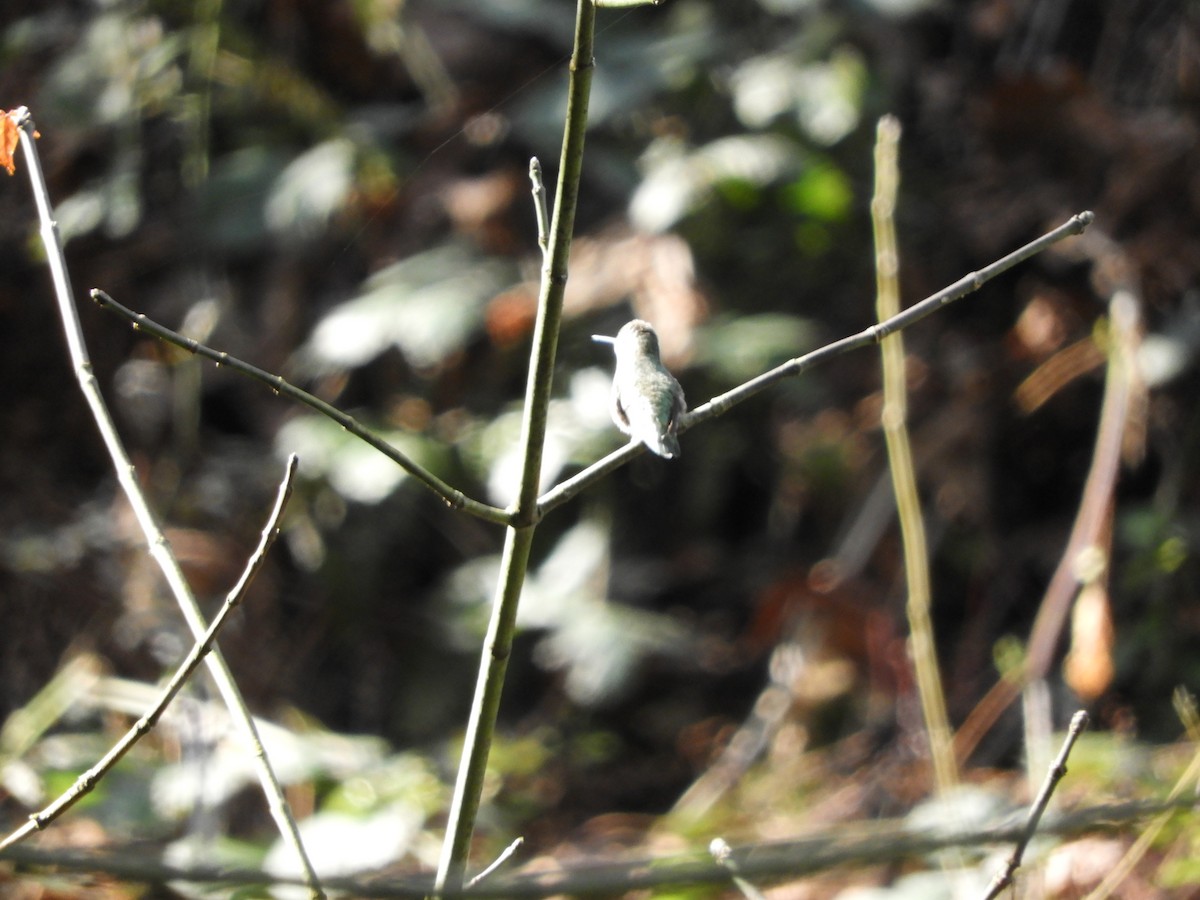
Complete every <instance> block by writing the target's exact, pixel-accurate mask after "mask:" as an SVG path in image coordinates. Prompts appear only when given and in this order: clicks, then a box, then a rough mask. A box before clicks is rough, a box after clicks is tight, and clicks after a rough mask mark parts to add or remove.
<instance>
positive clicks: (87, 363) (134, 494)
mask: <svg viewBox="0 0 1200 900" xmlns="http://www.w3.org/2000/svg"><path fill="white" fill-rule="evenodd" d="M7 115H8V117H9V118H10V120H11V121H12V122H13V123H14V124H16V125H17V127H18V128H20V129H21V131H22V133H23V138H24V139H23V140H21V142H20V146H21V150H22V153H23V155H24V158H25V162H26V166H27V168H28V170H29V180H30V184H31V186H32V190H33V198H34V202H35V204H36V205H37V211H38V221H39V223H40V226H41V236H42V243H43V245H44V246H45V249H46V263H47V265H48V266H49V268H50V277H51V280H52V281H53V283H54V294H55V298H56V300H57V302H58V311H59V317H60V319H61V320H62V327H63V333H64V334H65V336H66V340H67V350H68V353H69V355H70V359H71V366H72V369H73V371H74V373H75V377H76V379H77V380H78V382H79V388H80V390H81V391H82V392H83V396H84V400H85V401H86V402H87V404H88V407H89V409H90V410H91V413H92V418H93V420H94V421H95V423H96V427H97V429H98V430H99V432H100V438H101V440H102V441H103V442H104V446H105V449H106V450H107V451H108V455H109V458H110V460H111V462H112V466H113V471H114V473H115V474H116V477H117V481H118V483H119V484H120V485H121V489H122V490H123V491H124V493H125V497H126V499H127V500H128V502H129V505H130V507H131V508H132V510H133V513H134V516H135V517H136V518H137V521H138V525H139V526H140V527H141V529H142V533H143V534H144V535H145V538H146V543H147V548H148V552H149V554H150V557H151V558H152V559H153V560H154V561H155V562H156V563H157V564H158V567H159V569H160V570H161V571H162V573H163V576H164V578H165V579H166V581H167V585H168V587H170V589H171V594H172V595H173V596H174V597H175V601H176V603H177V604H178V606H179V609H180V612H182V613H183V617H184V619H185V620H186V621H187V624H188V628H189V629H190V630H191V632H192V636H193V637H194V638H196V639H197V640H199V639H200V638H202V637H203V635H204V633H205V631H206V630H207V628H208V625H207V623H206V622H205V621H204V616H203V614H202V613H201V612H200V607H199V605H198V604H197V603H196V598H195V595H194V594H193V592H192V588H191V586H190V585H189V584H188V582H187V579H186V578H185V577H184V575H183V570H182V569H181V568H180V566H179V560H178V559H176V557H175V554H174V552H173V551H172V550H171V545H170V544H169V543H168V542H167V539H166V537H165V536H164V535H163V532H162V528H160V527H159V525H158V522H157V521H156V520H155V517H154V513H153V512H152V511H151V510H150V505H149V503H148V502H147V501H146V497H145V496H144V495H143V494H142V489H141V486H140V485H139V484H138V483H137V478H136V475H135V470H134V467H133V463H132V462H131V460H130V458H129V453H128V452H127V451H126V450H125V446H124V444H123V443H122V442H121V438H120V435H118V434H117V428H116V425H115V424H114V423H113V420H112V416H111V414H110V413H109V411H108V406H107V404H105V402H104V396H103V395H102V394H101V392H100V384H99V382H98V380H97V379H96V374H95V372H94V371H93V370H92V362H91V359H90V358H89V356H88V352H87V346H86V344H85V342H84V339H83V328H82V326H81V325H80V323H79V313H78V311H77V310H76V309H75V303H74V300H73V297H72V293H71V283H70V278H69V277H68V276H67V262H66V258H65V257H64V255H63V249H62V240H61V239H60V237H59V233H58V223H57V222H55V221H54V215H53V213H52V211H51V209H50V193H49V191H48V190H47V188H46V176H45V175H44V174H43V173H42V164H41V160H40V159H39V157H38V153H37V147H36V144H35V142H34V134H35V129H34V126H33V117H32V116H31V115H30V113H29V110H28V109H26V108H25V107H20V108H19V109H16V110H13V111H12V112H10V113H8V114H7ZM204 662H205V665H206V666H207V667H208V670H209V672H210V673H211V674H212V677H213V681H214V682H215V684H216V686H217V691H218V692H219V693H220V694H221V698H222V699H223V700H224V701H225V706H226V708H227V709H228V710H229V715H230V717H231V718H232V720H233V722H234V724H235V726H236V727H237V728H238V729H239V730H240V731H241V732H242V736H243V738H244V739H245V741H246V744H247V746H248V747H249V748H250V749H251V751H252V753H253V756H254V760H255V764H256V766H257V768H258V776H259V782H260V784H261V785H262V789H263V793H264V794H265V796H266V799H267V805H268V807H269V808H270V810H271V815H272V817H273V818H274V820H275V824H276V826H277V827H278V828H279V831H280V834H281V835H282V836H283V839H284V841H285V842H286V843H287V844H288V845H289V846H291V847H292V849H293V851H294V852H295V854H296V857H297V859H298V860H299V862H300V866H301V869H302V871H303V872H304V878H305V883H306V884H307V885H308V887H309V892H310V893H311V895H312V896H313V897H314V898H323V897H324V896H325V892H324V891H323V890H322V889H321V884H320V880H319V879H318V878H317V873H316V871H315V870H314V869H313V867H312V863H311V861H310V860H309V858H308V854H307V853H306V852H305V850H304V845H303V843H302V842H301V840H300V830H299V829H298V828H297V827H296V821H295V819H294V818H293V817H292V814H291V811H290V810H289V809H288V804H287V799H286V798H285V797H284V795H283V788H282V786H281V785H280V784H279V779H278V778H277V777H276V776H275V770H274V769H273V768H272V767H271V762H270V760H269V759H268V758H267V754H266V751H265V750H264V749H263V746H262V741H261V740H260V739H259V736H258V728H257V726H255V724H254V720H253V719H252V718H251V716H250V711H249V709H247V708H246V702H245V700H243V699H242V693H241V691H240V690H239V689H238V686H237V682H236V681H234V678H233V674H232V673H231V672H230V671H229V667H228V666H227V665H226V664H225V658H224V657H223V656H222V655H221V652H220V651H219V650H216V651H213V652H212V653H209V654H208V655H207V656H205V658H204Z"/></svg>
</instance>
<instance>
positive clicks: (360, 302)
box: [301, 244, 517, 371]
mask: <svg viewBox="0 0 1200 900" xmlns="http://www.w3.org/2000/svg"><path fill="white" fill-rule="evenodd" d="M516 277H517V273H516V270H515V268H513V267H512V266H511V265H510V264H508V263H505V262H502V261H500V260H496V259H485V258H482V257H479V256H478V255H476V254H474V253H473V252H471V251H470V250H468V249H467V248H466V247H465V246H463V245H459V244H451V245H447V246H443V247H439V248H437V249H435V250H430V251H428V252H426V253H422V254H419V255H418V256H413V257H410V258H409V259H406V260H403V261H402V262H398V263H395V264H393V265H390V266H388V267H387V268H386V269H383V270H382V271H379V272H376V273H375V274H374V275H372V276H371V277H370V278H369V279H368V280H367V282H366V284H365V285H364V286H363V289H362V291H361V293H359V295H358V296H357V297H355V298H353V299H352V300H348V301H346V302H345V303H342V304H341V305H339V306H337V307H335V308H334V309H333V310H332V311H331V312H330V313H329V314H328V315H327V316H325V318H323V319H322V320H321V321H320V322H318V323H317V327H316V328H315V329H314V331H313V335H312V337H311V338H310V339H309V341H308V344H307V345H306V346H305V348H304V349H303V350H302V351H301V357H302V361H303V363H302V364H303V365H305V366H306V367H311V368H312V369H314V370H316V371H324V370H329V369H344V368H355V367H357V366H361V365H363V364H365V363H367V362H370V361H371V360H372V359H374V358H375V357H376V356H378V355H379V354H380V353H382V352H383V351H384V350H386V349H388V348H389V347H392V346H395V347H397V348H399V350H400V351H401V352H402V353H403V354H404V356H405V358H406V359H407V360H408V362H409V363H410V364H411V365H412V366H414V367H417V368H426V367H432V366H436V365H438V364H439V363H441V362H442V361H443V360H444V359H445V358H446V357H447V356H448V355H449V354H451V353H454V352H456V351H458V350H461V349H462V348H463V347H464V346H465V345H466V344H467V342H468V341H469V340H470V339H471V338H472V337H473V336H474V335H476V334H477V333H479V331H480V329H481V328H482V325H483V312H484V307H485V305H486V303H487V301H488V300H490V299H491V298H492V297H494V296H495V295H496V293H498V292H499V291H500V290H502V289H503V288H504V287H506V286H507V285H510V284H512V283H513V282H514V281H515V280H516Z"/></svg>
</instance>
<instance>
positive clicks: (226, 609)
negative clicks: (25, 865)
mask: <svg viewBox="0 0 1200 900" xmlns="http://www.w3.org/2000/svg"><path fill="white" fill-rule="evenodd" d="M295 475H296V456H295V455H294V454H293V455H292V456H291V457H289V458H288V462H287V469H286V471H285V472H284V475H283V481H282V482H281V483H280V485H279V492H278V494H277V496H276V498H275V508H274V509H273V510H271V515H270V517H269V518H268V519H267V524H266V526H265V527H264V528H263V531H262V537H261V538H260V539H259V542H258V546H257V547H256V548H255V550H254V552H253V553H252V554H251V555H250V558H249V559H248V560H247V562H246V567H245V569H243V571H242V575H241V577H240V578H239V579H238V581H237V584H235V585H234V586H233V588H232V589H231V590H230V591H229V594H228V595H227V596H226V597H225V603H224V604H223V605H222V607H221V609H220V611H219V612H218V613H217V615H216V616H215V617H214V618H213V620H212V622H210V623H209V626H208V630H207V631H205V633H204V636H203V637H202V638H200V639H199V640H198V641H196V642H195V643H194V644H193V645H192V649H191V652H190V653H188V655H187V656H186V657H185V658H184V660H183V662H182V663H181V664H180V666H179V668H178V669H177V670H176V672H175V674H174V675H173V676H172V677H171V680H170V681H168V682H167V685H166V687H165V688H163V692H162V695H161V696H160V697H159V699H158V702H157V703H155V704H154V707H153V708H152V709H151V710H150V711H149V712H148V713H146V714H145V715H144V716H142V717H141V718H140V719H138V720H137V722H135V723H134V724H133V727H131V728H130V729H129V730H128V731H127V732H125V735H124V736H123V737H122V738H121V739H120V740H119V741H117V743H116V744H114V745H113V747H112V749H111V750H109V751H108V753H106V754H104V756H103V757H102V758H101V759H100V760H99V762H97V763H96V764H95V765H94V766H92V767H91V768H90V769H88V770H87V771H86V772H84V773H83V774H82V775H80V776H79V777H78V778H77V779H76V780H75V783H74V784H73V785H71V787H70V788H68V789H67V790H66V791H64V792H63V793H62V794H61V795H60V796H59V797H58V798H57V799H56V800H55V801H54V802H53V803H50V804H49V805H48V806H46V807H45V808H44V809H42V810H41V811H40V812H37V813H34V814H33V815H31V816H30V817H29V820H28V821H27V822H26V823H25V824H24V825H23V826H21V827H20V828H18V829H17V830H16V831H14V832H13V833H12V834H10V835H9V836H8V837H6V838H5V839H4V840H3V841H0V850H3V849H4V848H6V847H9V846H11V845H13V844H15V843H17V842H19V841H21V840H23V839H24V838H26V837H28V836H29V835H30V834H33V833H34V832H36V831H41V830H42V829H44V828H45V827H46V826H47V825H49V824H50V823H51V822H53V821H54V820H55V819H57V818H58V817H59V816H61V815H62V814H63V813H65V812H66V811H67V810H68V809H70V808H71V807H72V806H74V805H75V804H76V803H78V802H79V801H80V800H81V799H83V797H84V796H86V795H87V794H88V793H90V792H91V791H92V789H93V788H94V787H95V786H96V785H97V783H99V781H100V779H101V778H103V777H104V775H105V774H106V773H107V772H108V770H109V769H111V768H112V767H113V766H114V765H116V764H117V763H118V762H119V761H120V760H121V758H122V757H124V756H125V754H126V753H128V752H129V750H130V749H131V748H132V747H133V745H134V744H136V743H137V742H138V741H140V740H141V739H142V738H143V737H145V736H146V735H147V734H149V733H150V731H151V729H153V728H154V726H155V725H157V724H158V722H159V719H161V718H162V715H163V713H164V712H165V711H166V709H167V706H168V704H170V702H171V701H172V700H173V699H175V695H176V694H178V693H179V690H180V689H181V688H182V687H183V685H184V683H185V682H186V681H187V680H188V678H190V677H191V675H192V673H193V672H195V671H196V668H197V667H198V666H199V665H200V662H201V660H203V659H204V657H205V656H206V655H207V654H208V653H209V651H211V650H212V648H213V645H214V643H215V642H216V639H217V633H218V632H219V631H220V630H221V628H222V626H224V624H225V622H226V621H227V620H228V618H229V615H230V613H232V612H233V610H234V609H236V608H237V606H238V605H239V604H240V603H241V602H242V600H243V598H244V597H245V596H246V591H247V590H248V589H249V587H250V584H251V583H252V582H253V581H254V577H255V576H256V575H257V574H258V572H259V570H260V569H261V568H262V565H263V563H264V562H265V561H266V558H267V552H268V551H269V550H270V549H271V545H272V544H274V543H275V538H276V537H277V536H278V534H279V522H280V520H281V519H282V518H283V513H284V510H285V509H286V508H287V502H288V499H289V498H290V497H291V495H292V485H293V482H294V480H295Z"/></svg>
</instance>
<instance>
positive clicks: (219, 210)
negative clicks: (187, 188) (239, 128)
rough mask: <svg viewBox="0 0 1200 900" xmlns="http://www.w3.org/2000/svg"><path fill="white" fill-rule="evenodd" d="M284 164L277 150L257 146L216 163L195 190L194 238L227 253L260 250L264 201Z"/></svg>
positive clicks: (265, 235) (263, 235) (263, 238)
mask: <svg viewBox="0 0 1200 900" xmlns="http://www.w3.org/2000/svg"><path fill="white" fill-rule="evenodd" d="M287 163H288V160H287V157H286V156H284V154H283V153H281V152H280V151H279V150H277V149H272V148H269V147H265V146H261V145H256V146H253V147H247V148H246V149H245V150H238V151H236V152H234V153H230V154H228V155H226V156H223V157H221V158H220V159H218V160H216V161H215V162H214V163H213V166H212V171H211V173H210V174H209V177H208V178H207V179H206V180H205V181H204V182H203V184H201V185H200V187H199V188H198V189H197V193H196V207H197V210H196V211H197V215H196V223H195V225H196V234H197V236H198V237H199V238H200V239H201V240H203V241H204V242H205V243H206V244H208V245H209V246H211V247H214V248H219V249H223V250H226V251H230V252H235V253H243V254H250V253H254V252H257V251H259V250H261V248H262V247H263V245H264V244H265V243H266V241H267V239H268V237H269V232H268V230H267V220H266V215H265V212H264V206H265V202H266V198H267V197H268V196H269V194H270V191H271V189H272V185H273V184H274V182H275V179H276V178H277V177H278V176H279V172H280V170H281V169H283V168H285V167H286V166H287Z"/></svg>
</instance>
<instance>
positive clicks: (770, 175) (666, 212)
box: [629, 134, 802, 232]
mask: <svg viewBox="0 0 1200 900" xmlns="http://www.w3.org/2000/svg"><path fill="white" fill-rule="evenodd" d="M644 162H645V165H646V168H647V174H646V177H645V180H644V181H643V182H642V183H641V185H639V186H638V189H637V190H636V191H635V192H634V195H633V199H632V200H631V201H630V204H629V215H630V218H632V219H633V221H634V222H635V223H636V224H637V225H638V227H640V228H642V229H643V230H645V231H650V232H660V231H666V230H667V229H669V228H671V227H673V226H674V225H676V224H677V223H678V222H679V221H680V220H681V219H683V218H684V217H685V216H687V215H688V214H689V213H691V212H692V211H693V210H695V209H696V208H697V207H699V206H700V204H702V203H703V202H704V201H705V200H707V199H708V198H709V197H710V196H711V195H712V193H713V190H714V188H715V187H716V186H717V185H718V184H721V183H724V182H736V183H741V184H742V185H743V189H744V186H745V185H756V186H760V187H761V186H765V185H768V184H771V183H772V182H774V181H777V180H779V179H780V178H783V177H785V176H787V175H790V174H793V173H794V172H796V171H798V170H799V168H800V165H801V162H802V156H801V151H800V148H799V147H798V146H797V145H796V144H795V143H793V142H792V141H790V140H788V139H787V138H784V137H781V136H779V135H772V134H749V135H734V136H731V137H724V138H719V139H717V140H715V141H713V142H712V143H710V144H706V145H705V146H703V147H700V148H698V149H696V150H687V149H686V148H685V147H684V146H683V145H682V144H680V143H679V142H678V141H674V140H663V141H660V142H658V143H657V144H655V145H654V146H652V147H651V148H650V151H649V152H648V153H647V154H646V158H645V161H644Z"/></svg>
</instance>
